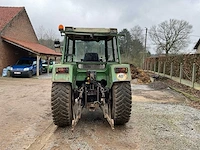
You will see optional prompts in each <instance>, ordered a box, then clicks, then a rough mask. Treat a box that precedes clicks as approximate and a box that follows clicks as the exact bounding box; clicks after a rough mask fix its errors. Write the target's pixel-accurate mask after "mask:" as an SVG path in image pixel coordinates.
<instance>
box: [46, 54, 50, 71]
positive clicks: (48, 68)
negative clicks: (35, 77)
mask: <svg viewBox="0 0 200 150" xmlns="http://www.w3.org/2000/svg"><path fill="white" fill-rule="evenodd" d="M49 58H50V57H49V56H47V75H49Z"/></svg>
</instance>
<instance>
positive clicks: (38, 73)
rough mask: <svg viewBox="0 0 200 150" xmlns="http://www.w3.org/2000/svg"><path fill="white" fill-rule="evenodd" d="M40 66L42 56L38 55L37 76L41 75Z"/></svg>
mask: <svg viewBox="0 0 200 150" xmlns="http://www.w3.org/2000/svg"><path fill="white" fill-rule="evenodd" d="M39 66H40V56H39V55H37V73H36V75H37V77H38V76H39V75H40V72H39V69H40V68H39Z"/></svg>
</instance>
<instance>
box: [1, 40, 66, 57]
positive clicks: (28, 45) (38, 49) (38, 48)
mask: <svg viewBox="0 0 200 150" xmlns="http://www.w3.org/2000/svg"><path fill="white" fill-rule="evenodd" d="M2 38H3V40H4V41H6V42H8V43H11V44H13V45H17V46H18V47H22V48H24V49H26V50H27V49H28V50H29V51H31V52H33V53H39V54H44V55H54V56H61V55H62V54H61V53H57V52H55V51H54V50H52V49H50V48H48V47H46V46H43V45H41V44H39V43H33V42H25V41H19V40H16V39H13V38H9V37H5V36H2Z"/></svg>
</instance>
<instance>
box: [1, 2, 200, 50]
mask: <svg viewBox="0 0 200 150" xmlns="http://www.w3.org/2000/svg"><path fill="white" fill-rule="evenodd" d="M0 5H1V6H24V7H25V9H26V11H27V13H28V15H29V18H30V20H31V23H32V25H33V27H34V29H35V30H38V29H39V27H40V26H43V27H45V28H46V29H48V30H53V31H54V32H55V33H56V36H57V37H59V32H58V30H57V28H58V25H59V24H63V25H65V26H74V27H115V28H118V30H119V31H120V30H122V29H124V28H127V29H128V30H129V29H131V28H132V27H134V26H135V25H139V26H141V27H142V28H143V29H144V33H145V27H147V28H150V27H151V26H152V25H158V24H159V23H161V22H163V21H165V20H169V19H179V20H185V21H188V22H189V23H190V24H191V25H192V26H193V32H192V34H191V36H190V37H191V38H190V40H191V44H190V46H189V47H188V51H191V50H192V49H193V47H194V44H195V43H196V42H197V41H198V39H199V38H200V0H57V1H56V0H0ZM151 45H152V43H151V41H150V39H148V46H149V47H150V46H151Z"/></svg>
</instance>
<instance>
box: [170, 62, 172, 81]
mask: <svg viewBox="0 0 200 150" xmlns="http://www.w3.org/2000/svg"><path fill="white" fill-rule="evenodd" d="M172 75H173V62H171V69H170V77H171V79H172Z"/></svg>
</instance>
